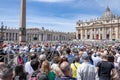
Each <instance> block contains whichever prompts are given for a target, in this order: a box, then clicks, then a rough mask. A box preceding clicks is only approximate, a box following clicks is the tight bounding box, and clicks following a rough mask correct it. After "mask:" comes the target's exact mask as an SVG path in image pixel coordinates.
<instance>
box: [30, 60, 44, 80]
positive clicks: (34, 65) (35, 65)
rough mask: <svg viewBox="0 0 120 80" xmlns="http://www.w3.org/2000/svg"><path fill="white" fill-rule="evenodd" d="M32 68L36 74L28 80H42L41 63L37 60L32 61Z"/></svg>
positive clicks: (32, 74) (33, 73)
mask: <svg viewBox="0 0 120 80" xmlns="http://www.w3.org/2000/svg"><path fill="white" fill-rule="evenodd" d="M30 65H31V67H32V68H33V70H34V72H32V73H31V74H29V77H28V80H40V79H39V77H40V76H41V74H42V73H41V71H40V70H39V69H40V63H39V61H37V60H32V61H31V63H30Z"/></svg>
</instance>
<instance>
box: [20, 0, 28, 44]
mask: <svg viewBox="0 0 120 80" xmlns="http://www.w3.org/2000/svg"><path fill="white" fill-rule="evenodd" d="M20 8H21V9H20V29H19V42H26V0H21V6H20Z"/></svg>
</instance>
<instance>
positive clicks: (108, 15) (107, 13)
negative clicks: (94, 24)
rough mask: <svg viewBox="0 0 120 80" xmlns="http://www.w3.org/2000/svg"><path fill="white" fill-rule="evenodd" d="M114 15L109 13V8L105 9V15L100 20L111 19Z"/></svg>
mask: <svg viewBox="0 0 120 80" xmlns="http://www.w3.org/2000/svg"><path fill="white" fill-rule="evenodd" d="M112 18H115V15H114V14H113V13H112V12H111V10H110V8H109V7H107V8H106V11H105V13H104V14H103V15H102V16H101V19H112Z"/></svg>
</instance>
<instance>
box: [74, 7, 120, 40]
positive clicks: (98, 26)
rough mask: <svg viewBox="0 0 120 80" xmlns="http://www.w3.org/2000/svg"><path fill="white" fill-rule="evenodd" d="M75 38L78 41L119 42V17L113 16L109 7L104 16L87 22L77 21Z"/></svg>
mask: <svg viewBox="0 0 120 80" xmlns="http://www.w3.org/2000/svg"><path fill="white" fill-rule="evenodd" d="M76 38H77V39H78V40H87V39H91V40H104V39H108V40H112V39H115V40H120V17H119V16H116V15H115V14H113V13H112V12H111V10H110V8H109V7H107V8H106V10H105V12H104V14H103V15H102V16H101V17H99V18H96V19H91V20H89V21H84V22H83V21H81V20H79V21H77V23H76Z"/></svg>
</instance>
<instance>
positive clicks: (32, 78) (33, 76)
mask: <svg viewBox="0 0 120 80" xmlns="http://www.w3.org/2000/svg"><path fill="white" fill-rule="evenodd" d="M40 75H41V72H40V71H37V72H33V73H32V74H30V75H29V80H38V77H39V76H40Z"/></svg>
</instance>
